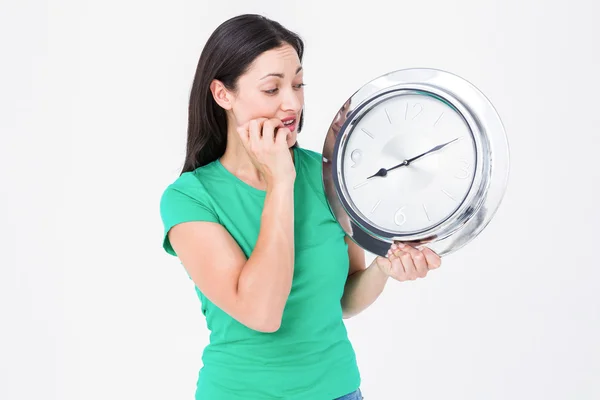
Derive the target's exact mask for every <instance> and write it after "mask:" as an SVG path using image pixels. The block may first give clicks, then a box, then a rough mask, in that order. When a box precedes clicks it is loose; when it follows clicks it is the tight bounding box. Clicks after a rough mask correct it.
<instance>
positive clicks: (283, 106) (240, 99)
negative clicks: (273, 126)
mask: <svg viewBox="0 0 600 400" xmlns="http://www.w3.org/2000/svg"><path fill="white" fill-rule="evenodd" d="M302 75H303V72H302V65H301V64H300V59H299V58H298V54H297V53H296V50H295V49H294V48H293V47H292V46H290V45H287V44H286V45H284V46H282V47H280V48H277V49H273V50H269V51H266V52H264V53H263V54H261V55H260V56H259V57H257V59H256V60H255V61H254V63H252V65H251V66H250V69H249V70H248V71H247V72H246V73H245V74H244V75H242V76H240V78H239V79H238V83H237V91H236V93H235V94H233V95H232V99H233V100H232V101H231V112H232V114H233V117H234V118H235V120H236V122H237V124H238V126H239V125H243V124H245V123H246V122H248V121H250V120H252V119H256V118H278V119H280V120H282V121H283V122H286V121H287V123H291V125H289V126H288V128H289V129H290V131H291V132H292V133H291V135H289V137H288V146H289V147H291V146H293V145H294V143H296V136H297V129H298V123H299V122H300V115H301V113H302V108H303V107H304V88H303V85H304V83H303V80H302V78H303V76H302Z"/></svg>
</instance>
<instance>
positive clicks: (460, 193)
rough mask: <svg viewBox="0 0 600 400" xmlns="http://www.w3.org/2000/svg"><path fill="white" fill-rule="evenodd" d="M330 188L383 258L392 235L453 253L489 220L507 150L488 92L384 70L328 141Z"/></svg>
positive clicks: (356, 233)
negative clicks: (486, 94)
mask: <svg viewBox="0 0 600 400" xmlns="http://www.w3.org/2000/svg"><path fill="white" fill-rule="evenodd" d="M322 155H323V175H322V178H323V185H324V189H325V194H326V196H327V201H328V202H329V206H330V208H331V210H332V212H333V214H334V215H335V217H336V219H337V220H338V222H339V223H340V225H341V226H342V227H343V229H344V230H345V232H346V233H347V234H348V235H349V236H350V237H351V238H352V239H353V240H354V241H355V242H356V243H357V244H358V245H359V246H361V247H362V248H364V249H365V250H367V251H370V252H372V253H374V254H377V255H380V256H384V255H385V254H386V252H387V250H388V249H389V247H390V245H391V243H393V242H394V241H401V242H404V243H409V244H412V245H415V246H421V245H427V246H428V247H430V248H431V249H432V250H434V251H435V252H436V253H437V254H438V255H440V256H443V255H447V254H450V253H451V252H454V251H456V250H458V249H459V248H461V247H463V246H464V245H466V244H467V243H469V242H470V241H471V240H472V239H474V238H475V237H476V236H477V235H478V234H479V233H480V232H481V231H482V230H483V229H484V228H485V227H486V226H487V224H488V223H489V222H490V220H491V219H492V217H493V216H494V214H495V212H496V210H497V209H498V207H499V205H500V203H501V201H502V198H503V196H504V193H505V190H506V186H507V181H508V174H509V148H508V141H507V137H506V132H505V129H504V126H503V124H502V121H501V119H500V117H499V115H498V113H497V112H496V110H495V108H494V107H493V105H492V104H491V102H490V101H489V100H488V99H487V98H486V97H485V96H484V94H483V93H482V92H481V91H480V90H479V89H477V88H476V87H475V86H474V85H472V84H471V83H470V82H468V81H466V80H465V79H463V78H461V77H459V76H457V75H455V74H452V73H449V72H446V71H442V70H438V69H430V68H412V69H403V70H398V71H393V72H390V73H388V74H385V75H383V76H380V77H378V78H376V79H374V80H372V81H370V82H368V83H367V84H365V85H364V86H363V87H361V88H360V89H359V90H358V91H356V92H355V93H354V94H353V95H352V96H351V97H350V98H349V99H348V100H347V101H346V102H345V103H344V104H343V106H342V107H341V108H340V110H339V112H338V113H337V115H336V116H335V118H334V120H333V122H332V123H331V125H330V127H329V130H328V133H327V135H326V138H325V142H324V145H323V152H322Z"/></svg>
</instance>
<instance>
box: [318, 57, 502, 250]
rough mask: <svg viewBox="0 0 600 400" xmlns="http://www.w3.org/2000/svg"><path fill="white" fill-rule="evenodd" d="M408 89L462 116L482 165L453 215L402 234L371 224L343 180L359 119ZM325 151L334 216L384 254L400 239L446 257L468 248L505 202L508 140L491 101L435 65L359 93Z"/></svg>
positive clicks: (326, 184)
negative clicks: (345, 160) (348, 146)
mask: <svg viewBox="0 0 600 400" xmlns="http://www.w3.org/2000/svg"><path fill="white" fill-rule="evenodd" d="M404 93H406V94H414V93H419V94H425V95H430V96H434V97H436V98H438V99H439V100H441V101H444V102H446V104H448V105H449V106H450V107H452V108H454V109H455V110H456V111H457V112H458V113H459V114H460V115H462V116H463V118H464V120H465V122H466V123H467V125H468V126H469V128H470V129H471V132H472V134H473V138H474V142H475V148H476V163H477V164H476V166H475V176H474V179H473V182H472V186H471V189H470V191H469V193H468V194H467V196H466V197H465V199H464V201H463V202H462V204H461V205H460V206H459V207H458V209H457V210H456V211H455V212H454V213H453V214H452V215H451V216H450V218H448V219H446V220H445V221H443V222H441V223H440V224H438V225H436V226H433V227H431V228H429V229H426V230H423V231H419V232H411V233H410V234H402V235H398V234H395V233H392V232H388V231H385V230H383V229H381V228H379V227H377V226H374V225H373V224H371V223H370V222H369V220H368V219H367V218H364V217H363V216H362V215H361V214H360V213H359V212H358V211H357V210H356V209H355V208H354V207H353V206H352V204H351V202H350V201H348V198H349V196H348V194H347V193H346V192H345V189H344V187H345V185H343V184H342V160H343V155H344V154H343V152H344V151H345V144H346V142H347V140H348V138H349V135H351V133H352V130H353V127H354V126H355V124H356V122H357V121H359V120H360V119H361V118H362V116H363V115H365V113H367V112H368V111H369V110H370V109H371V108H372V106H373V105H376V104H377V103H379V102H381V101H384V100H387V99H389V98H391V97H393V96H397V95H401V94H404ZM322 154H323V176H322V178H323V185H324V189H325V193H326V196H327V200H328V202H329V206H330V208H331V210H332V212H333V214H334V215H335V217H336V219H337V220H338V222H340V225H341V226H342V227H343V229H344V231H345V232H346V234H348V236H350V237H351V238H352V239H353V240H354V241H355V242H356V243H357V244H358V245H359V246H361V247H362V248H364V249H365V250H368V251H370V252H372V253H374V254H378V255H381V256H383V255H385V254H386V252H387V250H388V249H389V246H390V244H391V243H392V242H394V241H402V242H405V243H411V244H413V245H416V246H420V245H425V244H426V245H427V246H428V247H430V248H431V249H432V250H434V251H436V253H438V254H439V255H440V256H443V255H448V254H450V253H451V252H454V251H456V250H458V249H459V248H461V247H463V246H464V245H466V244H467V243H468V242H470V241H471V240H472V239H474V238H475V237H476V236H477V235H478V234H479V233H480V232H481V231H482V230H483V229H484V228H485V227H486V226H487V224H488V223H489V221H490V220H491V219H492V217H493V215H494V214H495V212H496V210H497V209H498V207H499V205H500V203H501V202H502V198H503V196H504V192H505V190H506V185H507V181H508V173H509V151H508V140H507V138H506V133H505V130H504V126H503V124H502V121H501V120H500V117H499V115H498V113H497V112H496V110H495V109H494V107H493V105H492V104H491V102H490V101H489V100H488V99H487V98H486V97H485V96H484V95H483V93H481V91H479V90H478V89H477V88H476V87H475V86H473V85H472V84H471V83H469V82H468V81H466V80H464V79H463V78H461V77H459V76H457V75H454V74H452V73H449V72H446V71H442V70H438V69H431V68H412V69H404V70H399V71H393V72H390V73H388V74H386V75H383V76H380V77H378V78H376V79H374V80H372V81H371V82H368V83H367V84H366V85H364V86H363V87H362V88H360V89H359V90H358V91H356V92H355V93H354V94H353V95H352V96H351V97H350V98H349V99H348V100H347V101H346V102H345V103H344V105H343V106H342V107H341V108H340V110H339V112H338V114H337V115H336V117H335V118H334V120H333V121H332V123H331V125H330V127H329V131H328V133H327V136H326V138H325V142H324V145H323V152H322Z"/></svg>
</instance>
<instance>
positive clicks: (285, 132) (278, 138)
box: [275, 127, 292, 147]
mask: <svg viewBox="0 0 600 400" xmlns="http://www.w3.org/2000/svg"><path fill="white" fill-rule="evenodd" d="M291 133H292V131H290V128H285V127H284V128H279V129H278V130H277V133H276V134H275V143H277V144H278V145H281V146H286V147H287V139H288V136H289V135H291Z"/></svg>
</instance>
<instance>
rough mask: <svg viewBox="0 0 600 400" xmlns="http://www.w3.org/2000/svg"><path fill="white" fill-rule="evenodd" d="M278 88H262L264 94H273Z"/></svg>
mask: <svg viewBox="0 0 600 400" xmlns="http://www.w3.org/2000/svg"><path fill="white" fill-rule="evenodd" d="M278 90H279V89H277V88H275V89H270V90H264V92H265V93H266V94H275V93H277V91H278Z"/></svg>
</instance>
